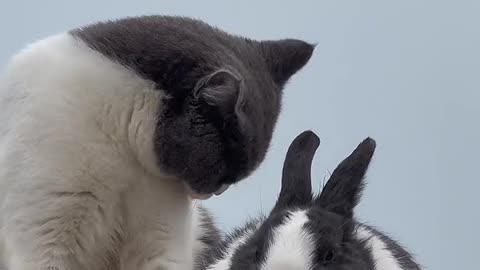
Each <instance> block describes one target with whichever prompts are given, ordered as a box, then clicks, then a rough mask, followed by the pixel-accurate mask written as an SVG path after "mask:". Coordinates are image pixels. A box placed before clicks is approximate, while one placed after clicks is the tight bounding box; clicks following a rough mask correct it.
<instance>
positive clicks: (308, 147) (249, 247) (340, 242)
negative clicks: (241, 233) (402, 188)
mask: <svg viewBox="0 0 480 270" xmlns="http://www.w3.org/2000/svg"><path fill="white" fill-rule="evenodd" d="M319 144H320V140H319V138H318V137H317V136H316V135H315V134H314V133H313V132H310V131H306V132H304V133H302V134H300V135H299V136H298V137H297V138H296V139H295V140H294V141H293V142H292V144H291V145H290V147H289V150H288V153H287V156H286V158H285V163H284V167H283V176H282V188H281V191H280V194H279V196H278V200H277V202H276V204H275V206H274V208H273V210H272V211H271V213H270V214H269V216H268V217H266V219H265V220H264V222H263V223H259V224H257V227H256V228H255V229H252V230H250V232H249V233H248V232H247V233H246V235H245V237H244V238H243V239H240V240H239V241H238V242H239V244H238V246H237V248H236V251H235V252H234V253H232V254H231V255H232V257H231V263H230V269H232V270H233V269H234V270H245V269H248V270H257V269H258V270H297V269H298V270H304V269H305V270H306V269H309V270H310V269H313V270H317V269H318V270H319V269H342V270H343V269H345V270H349V269H355V270H362V269H375V268H374V262H373V259H372V256H371V253H370V252H369V250H368V248H366V246H365V245H364V243H363V242H362V241H364V240H361V239H359V238H358V237H356V228H357V223H356V222H355V221H354V219H353V211H354V208H355V206H356V205H357V203H358V201H359V199H360V197H361V192H362V188H363V185H364V182H363V179H364V175H365V173H366V171H367V168H368V165H369V163H370V160H371V159H372V156H373V153H374V150H375V141H374V140H372V139H370V138H368V139H366V140H364V141H363V142H362V143H361V144H360V145H359V146H358V147H357V148H356V149H355V151H353V153H352V154H351V155H350V156H348V157H347V158H346V159H345V160H343V161H342V162H341V163H340V164H339V165H338V167H337V168H336V169H335V170H334V172H333V173H332V175H331V177H330V179H329V180H328V182H327V183H326V185H325V187H324V188H323V190H322V192H321V193H320V194H319V195H318V196H315V197H314V196H313V195H312V187H311V172H310V169H311V164H312V160H313V156H314V154H315V151H316V149H317V148H318V146H319Z"/></svg>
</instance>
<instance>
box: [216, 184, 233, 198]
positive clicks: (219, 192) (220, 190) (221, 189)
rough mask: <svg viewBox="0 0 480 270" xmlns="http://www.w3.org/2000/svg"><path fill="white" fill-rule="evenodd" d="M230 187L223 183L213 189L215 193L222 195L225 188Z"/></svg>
mask: <svg viewBox="0 0 480 270" xmlns="http://www.w3.org/2000/svg"><path fill="white" fill-rule="evenodd" d="M229 187H230V185H227V184H223V185H222V186H221V187H220V188H219V189H218V190H217V191H215V192H214V193H215V195H217V196H219V195H222V193H224V192H225V191H227V189H228V188H229Z"/></svg>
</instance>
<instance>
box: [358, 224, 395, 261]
mask: <svg viewBox="0 0 480 270" xmlns="http://www.w3.org/2000/svg"><path fill="white" fill-rule="evenodd" d="M355 236H356V237H357V239H359V240H362V241H367V242H366V243H367V245H368V246H369V247H370V249H371V251H372V256H373V260H374V262H375V266H376V267H375V269H378V270H402V268H401V267H400V265H399V264H398V262H397V260H396V259H395V257H394V256H393V254H392V253H391V252H390V250H388V248H387V245H386V244H385V242H384V241H383V240H382V239H380V237H378V236H377V235H375V234H374V233H372V232H371V231H370V230H369V229H367V228H365V227H364V226H362V225H358V227H357V230H356V234H355Z"/></svg>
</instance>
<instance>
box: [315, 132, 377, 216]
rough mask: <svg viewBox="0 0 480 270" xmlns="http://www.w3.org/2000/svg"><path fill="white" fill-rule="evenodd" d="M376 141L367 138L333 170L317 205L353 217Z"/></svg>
mask: <svg viewBox="0 0 480 270" xmlns="http://www.w3.org/2000/svg"><path fill="white" fill-rule="evenodd" d="M375 146H376V143H375V141H374V140H373V139H371V138H367V139H365V140H364V141H363V142H362V143H360V144H359V145H358V146H357V148H356V149H355V150H354V151H353V153H352V154H350V156H348V157H347V158H346V159H344V160H343V161H342V162H341V163H340V164H339V165H338V166H337V168H336V169H335V170H334V171H333V173H332V175H331V176H330V179H329V180H328V181H327V184H326V185H325V187H323V190H322V193H321V194H320V196H319V197H318V198H317V199H316V200H315V205H317V206H319V207H321V208H323V209H327V210H328V211H331V212H334V213H337V214H339V215H342V216H344V217H349V218H350V217H352V216H353V209H354V208H355V206H356V205H357V204H358V201H359V200H360V197H361V194H362V190H363V186H364V184H365V183H364V180H363V179H364V176H365V173H366V172H367V169H368V166H369V164H370V161H371V160H372V157H373V153H374V152H375Z"/></svg>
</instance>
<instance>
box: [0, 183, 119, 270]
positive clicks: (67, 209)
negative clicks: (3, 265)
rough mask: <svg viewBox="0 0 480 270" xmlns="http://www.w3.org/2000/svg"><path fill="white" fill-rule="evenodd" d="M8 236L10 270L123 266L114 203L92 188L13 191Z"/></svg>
mask: <svg viewBox="0 0 480 270" xmlns="http://www.w3.org/2000/svg"><path fill="white" fill-rule="evenodd" d="M8 196H9V198H7V203H6V204H4V207H6V208H8V211H7V212H8V213H9V214H8V215H7V218H6V219H5V220H4V227H3V237H4V240H5V243H6V254H7V259H8V262H7V268H8V269H9V270H47V269H48V270H87V269H88V270H102V269H118V268H117V265H118V258H117V252H116V247H117V246H118V242H119V241H121V238H122V231H121V230H120V226H119V225H120V221H119V217H115V214H118V212H117V211H115V207H114V205H112V204H111V203H110V202H109V203H108V204H105V202H106V201H108V200H105V198H100V197H99V196H98V194H94V193H93V192H89V191H76V192H58V191H56V192H45V191H44V190H31V194H26V193H24V192H22V193H16V194H9V195H8Z"/></svg>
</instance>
